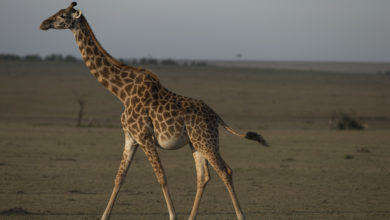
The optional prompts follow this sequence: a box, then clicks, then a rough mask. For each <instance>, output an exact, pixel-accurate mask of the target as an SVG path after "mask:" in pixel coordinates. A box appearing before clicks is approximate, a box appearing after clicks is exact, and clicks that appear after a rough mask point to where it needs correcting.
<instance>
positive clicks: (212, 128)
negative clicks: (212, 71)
mask: <svg viewBox="0 0 390 220" xmlns="http://www.w3.org/2000/svg"><path fill="white" fill-rule="evenodd" d="M74 6H76V3H75V2H73V3H72V4H71V5H70V6H69V7H68V8H66V9H62V10H60V11H59V12H57V13H56V14H55V15H53V16H51V17H49V18H48V19H46V20H45V21H43V22H42V24H41V26H40V28H41V29H42V30H47V29H50V28H53V29H70V30H72V32H73V34H74V36H75V39H76V42H77V45H78V47H79V49H80V52H81V55H82V57H83V59H84V61H85V63H86V65H87V67H88V68H89V70H90V72H91V73H92V75H94V76H95V77H96V79H97V80H98V81H99V82H100V83H101V84H102V85H103V86H104V87H105V88H107V89H108V90H109V91H110V92H111V93H112V94H114V95H115V96H116V97H117V98H118V99H119V100H120V101H121V102H122V103H123V105H124V112H123V113H122V117H121V123H122V127H123V131H124V135H125V146H124V151H123V157H122V161H121V163H120V166H119V169H118V172H117V176H116V178H115V186H114V189H113V192H112V194H111V197H110V200H109V202H108V205H107V207H106V210H105V212H104V214H103V216H102V219H108V218H109V217H110V214H111V211H112V208H113V205H114V202H115V199H116V197H117V195H118V192H119V189H120V186H121V185H122V183H123V181H124V178H125V176H126V173H127V170H128V169H129V167H130V164H131V162H132V158H133V157H134V154H135V152H136V150H137V149H138V147H140V148H141V149H142V150H143V151H144V153H145V154H146V156H147V157H148V160H149V161H150V163H151V165H152V167H153V169H154V172H155V175H156V177H157V181H158V182H159V183H160V185H161V187H162V191H163V194H164V198H165V200H166V203H167V207H168V211H169V216H170V219H176V214H175V209H174V206H173V202H172V199H171V196H170V193H169V189H168V184H167V180H166V176H165V173H164V169H163V167H162V164H161V161H160V159H159V156H158V152H157V147H159V148H162V149H166V150H175V149H178V148H181V147H183V146H184V145H186V144H189V145H190V147H191V149H192V152H193V157H194V160H195V167H196V173H197V179H198V183H197V193H196V196H195V201H194V205H193V208H192V211H191V214H190V217H189V219H195V218H196V213H197V210H198V207H199V203H200V200H201V197H202V195H203V191H204V188H205V186H206V184H207V182H208V181H209V179H210V175H209V171H208V164H210V165H211V166H212V167H213V168H214V169H215V171H216V172H217V174H218V175H219V177H220V178H221V179H222V181H223V182H224V184H225V186H226V187H227V189H228V191H229V195H230V197H231V199H232V203H233V206H234V208H235V211H236V214H237V218H238V219H244V215H243V213H242V211H241V208H240V205H239V203H238V200H237V196H236V194H235V191H234V187H233V181H232V170H231V169H230V167H229V166H228V165H227V164H226V163H225V162H224V160H223V159H222V157H221V155H220V154H219V139H218V138H219V135H218V125H219V124H221V125H222V126H223V127H224V128H226V129H227V130H228V131H230V132H231V133H233V134H236V135H238V136H242V137H246V138H248V139H251V140H255V141H258V142H260V143H262V144H264V145H266V146H267V143H266V142H265V140H264V139H263V138H262V137H261V136H260V135H259V134H257V133H254V132H248V133H247V134H246V135H241V134H238V133H236V132H235V131H233V130H232V129H231V128H230V127H229V126H228V125H227V124H225V123H224V122H223V120H222V119H221V118H220V117H219V116H218V115H217V114H216V113H215V112H214V111H213V110H212V109H211V108H210V107H209V106H208V105H207V104H205V103H204V102H203V101H201V100H197V99H192V98H189V97H185V96H181V95H178V94H175V93H173V92H171V91H169V90H168V89H166V88H165V87H163V86H162V85H161V83H160V81H159V79H158V77H157V76H156V75H155V74H154V73H153V72H151V71H149V70H146V69H142V68H135V67H131V66H127V65H124V64H122V63H120V62H118V61H117V60H116V59H114V58H113V57H111V56H110V55H109V54H108V53H107V52H106V51H105V50H104V48H103V47H102V46H101V45H100V43H99V42H98V41H97V39H96V37H95V35H94V33H93V31H92V29H91V28H90V26H89V24H88V22H87V20H86V19H85V17H84V16H83V15H82V13H81V11H79V10H75V9H74V8H73V7H74Z"/></svg>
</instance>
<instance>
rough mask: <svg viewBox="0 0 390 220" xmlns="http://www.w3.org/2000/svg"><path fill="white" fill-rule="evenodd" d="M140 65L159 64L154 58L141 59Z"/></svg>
mask: <svg viewBox="0 0 390 220" xmlns="http://www.w3.org/2000/svg"><path fill="white" fill-rule="evenodd" d="M139 63H140V64H158V60H157V59H154V58H145V57H143V58H141V59H140V60H139Z"/></svg>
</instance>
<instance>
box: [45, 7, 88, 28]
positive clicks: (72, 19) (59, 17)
mask: <svg viewBox="0 0 390 220" xmlns="http://www.w3.org/2000/svg"><path fill="white" fill-rule="evenodd" d="M76 5H77V3H76V2H72V3H71V4H70V5H69V7H67V8H65V9H61V10H59V11H58V12H57V13H55V14H54V15H53V16H50V17H49V18H47V19H46V20H44V21H43V22H42V24H41V26H40V27H39V28H40V29H41V30H48V29H50V28H53V29H72V28H74V27H75V25H76V23H77V22H78V21H79V18H80V17H81V10H76V9H74V8H73V7H74V6H76Z"/></svg>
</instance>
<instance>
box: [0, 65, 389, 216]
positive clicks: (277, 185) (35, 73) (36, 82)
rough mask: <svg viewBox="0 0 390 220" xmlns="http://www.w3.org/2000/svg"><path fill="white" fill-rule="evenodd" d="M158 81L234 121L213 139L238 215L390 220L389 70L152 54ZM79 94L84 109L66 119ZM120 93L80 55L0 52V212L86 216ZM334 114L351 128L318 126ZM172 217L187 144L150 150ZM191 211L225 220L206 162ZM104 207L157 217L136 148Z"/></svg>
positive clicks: (184, 191)
mask: <svg viewBox="0 0 390 220" xmlns="http://www.w3.org/2000/svg"><path fill="white" fill-rule="evenodd" d="M147 68H149V69H151V70H153V71H154V72H155V73H157V75H159V77H160V79H161V81H162V83H163V84H164V85H165V86H166V87H167V88H168V89H170V90H172V91H174V92H177V93H179V94H182V95H186V96H190V97H194V98H198V99H202V100H204V101H205V102H206V103H208V105H209V106H211V107H212V108H213V109H214V110H215V111H216V112H217V113H219V114H220V116H222V118H223V119H224V121H225V122H227V123H228V124H229V125H230V126H231V127H233V128H234V129H235V130H237V131H239V132H242V133H243V132H246V131H248V130H253V131H257V132H259V133H261V134H262V135H263V136H264V138H265V139H266V140H267V141H268V142H269V143H270V145H271V147H270V148H265V147H262V146H260V145H259V144H258V143H255V142H252V141H249V140H245V139H242V138H239V137H236V136H233V135H231V134H230V133H228V132H226V131H224V130H223V128H220V134H221V135H220V151H221V154H222V156H223V157H224V159H225V161H226V162H227V163H228V164H229V166H230V167H231V168H232V169H233V180H234V184H235V188H236V191H237V194H238V198H239V200H240V203H241V206H242V208H243V211H244V212H245V214H246V216H247V219H390V76H389V75H386V74H360V73H359V74H358V73H356V74H355V73H342V72H339V73H334V72H332V73H330V72H326V71H303V70H302V71H298V70H281V69H279V70H278V69H266V68H242V67H228V66H223V67H221V66H219V67H218V66H183V65H181V66H178V65H155V66H148V67H147ZM80 100H81V101H82V102H83V103H84V117H83V118H84V119H83V121H82V126H81V127H76V123H77V118H78V113H79V110H80V105H79V102H80ZM122 111H123V107H122V105H121V103H120V102H119V101H118V100H117V99H116V98H115V97H114V96H112V95H111V94H110V93H109V92H108V91H106V90H105V89H104V87H103V86H101V85H100V84H99V83H98V82H97V81H96V80H95V79H94V77H93V76H92V75H91V74H90V73H89V72H88V70H87V68H86V67H85V66H84V64H83V63H81V62H68V63H67V62H26V61H7V62H6V61H0V219H99V218H100V216H101V214H102V213H103V211H104V209H105V206H106V203H107V201H108V198H109V196H110V194H111V190H112V188H113V186H114V178H115V175H116V171H117V168H118V166H119V162H120V160H121V157H122V149H123V145H124V136H123V132H122V129H121V127H120V115H121V112H122ZM335 112H347V113H349V114H352V115H355V116H356V117H357V118H358V119H359V120H360V122H361V123H362V124H364V125H365V127H366V129H364V130H339V129H330V127H329V120H330V118H331V116H332V114H333V113H335ZM159 154H160V157H161V160H162V163H163V166H164V168H165V171H166V174H167V177H168V183H169V187H170V190H171V194H172V197H173V201H174V204H175V208H176V211H177V213H178V218H179V219H186V218H187V217H188V215H189V213H190V211H191V207H192V203H193V200H194V197H195V192H196V173H195V167H194V161H193V158H192V154H191V150H190V148H189V147H184V148H181V149H179V150H176V151H163V150H159ZM210 172H211V181H210V182H209V184H208V186H207V188H206V190H205V194H204V197H203V199H202V202H201V204H200V209H199V214H198V219H235V213H234V209H233V206H232V203H231V201H230V198H229V196H228V193H227V191H226V189H225V187H224V185H223V183H222V181H220V179H219V178H218V176H217V175H216V174H215V172H214V171H213V170H212V169H211V168H210ZM112 219H168V211H167V208H166V205H165V201H164V198H163V194H162V192H161V189H160V186H159V184H158V183H157V181H156V179H155V175H154V173H153V170H152V168H151V166H150V164H149V162H148V160H147V158H146V157H145V155H144V153H143V152H142V150H138V152H137V153H136V155H135V159H134V161H133V163H132V165H131V167H130V170H129V172H128V175H127V178H126V180H125V183H124V185H123V187H122V189H121V192H120V193H119V197H118V199H117V201H116V204H115V206H114V210H113V213H112Z"/></svg>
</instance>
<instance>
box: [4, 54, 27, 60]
mask: <svg viewBox="0 0 390 220" xmlns="http://www.w3.org/2000/svg"><path fill="white" fill-rule="evenodd" d="M21 59H22V58H21V57H20V56H19V55H15V54H0V60H21Z"/></svg>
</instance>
